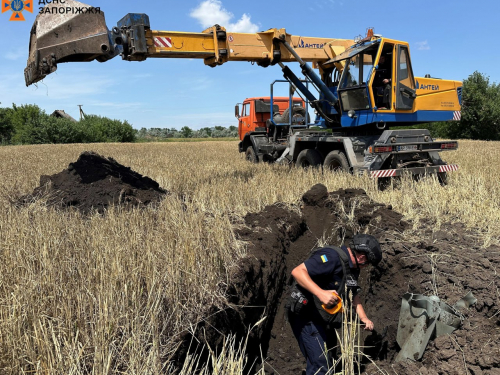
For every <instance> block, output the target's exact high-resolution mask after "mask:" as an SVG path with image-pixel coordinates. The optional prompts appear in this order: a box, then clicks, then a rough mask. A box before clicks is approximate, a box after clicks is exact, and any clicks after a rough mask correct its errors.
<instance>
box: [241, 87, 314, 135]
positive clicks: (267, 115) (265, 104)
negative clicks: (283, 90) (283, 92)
mask: <svg viewBox="0 0 500 375" xmlns="http://www.w3.org/2000/svg"><path fill="white" fill-rule="evenodd" d="M292 100H293V106H294V107H302V108H304V107H305V103H304V101H303V100H302V99H301V98H295V97H294V98H292ZM239 104H242V107H241V113H240V108H239ZM289 106H290V98H289V97H287V96H278V97H274V98H273V107H274V108H273V111H272V113H273V116H275V115H277V114H278V112H279V114H280V115H283V113H284V112H285V110H286V109H287V108H288V107H289ZM287 113H288V112H287ZM287 113H285V116H286V114H287ZM234 114H235V116H236V118H237V119H238V135H239V137H240V141H242V140H243V138H244V137H245V134H247V133H249V132H253V131H256V130H257V131H258V130H264V129H266V121H267V120H270V119H271V98H270V97H269V96H262V97H257V98H247V99H245V100H244V101H243V103H238V104H237V105H236V107H235V113H234ZM258 128H261V129H258Z"/></svg>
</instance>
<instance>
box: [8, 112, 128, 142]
mask: <svg viewBox="0 0 500 375" xmlns="http://www.w3.org/2000/svg"><path fill="white" fill-rule="evenodd" d="M135 133H136V131H135V130H134V129H133V128H132V126H131V125H130V124H129V123H128V122H127V121H120V120H112V119H109V118H107V117H101V116H95V115H86V116H85V118H84V119H82V120H80V121H73V120H71V119H67V118H56V117H53V116H49V115H48V114H46V113H45V111H43V110H42V109H40V108H39V107H38V106H37V105H33V104H26V105H21V106H16V105H15V104H13V105H12V108H0V142H1V143H2V144H42V143H94V142H134V141H135Z"/></svg>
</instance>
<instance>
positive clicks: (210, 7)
mask: <svg viewBox="0 0 500 375" xmlns="http://www.w3.org/2000/svg"><path fill="white" fill-rule="evenodd" d="M8 2H10V0H9V1H8ZM33 3H34V9H35V13H34V14H31V13H28V12H26V11H24V12H23V15H24V17H25V18H26V21H24V22H22V21H21V22H11V21H9V18H10V16H11V14H12V13H11V12H10V11H8V12H6V13H4V14H0V32H1V35H2V42H1V46H2V53H1V55H0V66H1V69H0V102H1V103H2V104H1V105H2V106H10V105H11V104H12V103H16V104H18V105H20V104H28V103H32V104H37V105H39V106H40V107H41V108H43V109H45V110H46V111H47V112H48V113H51V112H53V111H54V110H55V109H63V110H65V111H66V112H67V113H69V114H71V115H72V116H73V117H75V118H76V117H78V107H77V105H78V104H82V105H83V110H84V111H85V112H86V113H89V114H97V115H101V116H107V117H111V118H116V119H121V120H128V121H129V122H130V123H131V124H132V125H133V126H134V127H135V128H137V129H139V128H141V127H147V128H149V127H169V128H170V127H176V128H178V129H179V128H181V127H182V126H185V125H187V126H190V127H191V128H193V129H199V128H200V127H205V126H215V125H222V126H230V125H237V121H236V119H235V118H234V105H235V104H236V103H238V102H241V101H243V99H244V98H246V97H252V96H268V95H269V85H270V83H271V82H272V81H273V80H275V79H281V78H282V75H281V70H280V69H279V67H269V68H261V67H259V66H257V65H251V64H250V63H248V62H229V63H226V64H224V65H223V66H219V67H216V68H209V67H207V66H205V65H204V63H203V60H194V59H193V60H188V59H149V60H147V61H144V62H140V63H138V62H126V61H122V60H121V59H120V58H119V57H117V58H115V59H113V60H111V61H108V62H106V63H98V62H92V63H69V64H60V65H59V66H58V70H57V72H56V73H55V74H52V75H50V76H48V77H47V78H45V80H44V81H43V82H42V83H39V84H38V85H37V87H35V86H30V87H26V86H25V83H24V68H25V66H26V59H27V56H28V46H29V34H30V29H31V27H32V24H33V21H34V19H35V15H36V11H37V10H38V6H39V5H38V1H37V0H33ZM87 3H90V5H92V6H94V7H100V8H101V10H103V11H104V12H105V14H106V21H107V24H108V27H109V28H111V27H112V26H114V25H115V24H116V22H117V21H118V20H119V19H120V18H121V17H123V16H124V15H125V14H126V13H129V12H136V13H146V14H148V15H149V17H150V21H151V28H152V29H155V30H171V31H195V32H198V31H202V30H203V29H204V28H206V27H208V26H211V25H213V24H215V23H217V24H220V25H222V26H225V27H226V28H227V29H228V30H229V31H238V32H256V31H261V30H267V29H269V28H272V27H276V28H282V27H284V28H286V30H287V32H288V33H290V34H293V35H302V36H314V37H325V38H329V37H331V38H345V39H352V38H354V37H355V36H357V35H361V34H363V35H364V34H365V31H366V29H367V28H368V27H374V28H375V32H376V33H377V34H382V35H383V36H386V37H388V38H393V39H398V40H404V41H407V42H409V43H410V49H411V56H412V62H413V69H414V73H415V75H416V76H417V77H418V76H424V75H425V74H431V75H432V76H433V77H439V78H443V79H455V80H463V79H465V78H467V77H468V76H469V75H470V74H471V73H473V72H474V71H475V70H478V71H479V72H481V73H484V74H486V75H488V76H490V79H491V81H493V82H497V83H498V82H500V73H499V66H500V52H499V49H498V48H495V47H494V48H485V47H486V46H488V45H489V44H491V43H493V45H494V46H496V45H497V44H498V42H495V40H496V38H497V37H496V34H497V30H496V23H497V22H498V21H497V18H498V9H499V5H498V3H497V2H496V1H486V0H477V1H474V2H465V1H461V0H460V1H448V0H439V1H436V0H433V1H430V0H421V1H407V0H394V1H377V2H373V1H364V0H358V1H347V0H342V1H341V0H317V1H315V0H309V1H296V0H290V1H286V2H285V1H278V2H272V1H264V0H253V1H251V2H247V1H227V0H225V1H218V0H205V1H201V2H200V1H192V0H184V1H160V0H150V1H144V2H143V1H137V0H120V1H118V0H101V1H98V0H95V1H94V0H91V1H89V2H87ZM494 9H497V10H496V11H495V10H494ZM490 39H491V41H490ZM481 49H485V51H484V52H483V51H481ZM296 72H297V71H296ZM298 73H299V72H297V74H298ZM283 90H284V91H283V94H285V93H286V90H285V89H284V88H283Z"/></svg>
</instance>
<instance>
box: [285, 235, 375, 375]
mask: <svg viewBox="0 0 500 375" xmlns="http://www.w3.org/2000/svg"><path fill="white" fill-rule="evenodd" d="M381 260H382V251H381V249H380V244H379V243H378V241H377V240H376V238H375V237H373V236H370V235H367V234H358V235H355V236H354V238H353V240H352V243H351V244H350V247H346V246H342V247H341V248H337V247H323V248H320V249H317V250H316V251H315V252H314V253H313V254H312V255H311V256H310V257H309V258H308V259H307V260H306V261H304V263H302V264H300V265H298V266H297V267H295V268H294V269H293V271H292V276H293V277H294V278H295V283H294V284H293V286H292V291H291V295H290V296H289V298H288V302H287V305H286V310H287V311H286V313H287V315H288V319H289V321H290V324H291V326H292V330H293V333H294V335H295V337H296V339H297V341H298V343H299V347H300V350H301V352H302V354H303V355H304V357H305V358H306V362H307V368H306V375H313V374H316V375H323V374H326V373H327V372H328V365H330V366H331V365H332V361H331V360H330V358H328V357H329V353H330V350H331V349H332V348H334V347H335V346H336V345H337V335H336V333H335V330H334V329H335V328H340V326H341V322H342V313H340V312H339V313H337V314H333V315H332V314H330V313H328V312H326V311H325V309H324V308H323V307H322V305H325V307H327V308H332V307H334V306H336V305H337V303H338V301H339V297H340V298H341V299H342V301H346V300H347V298H346V290H347V293H349V291H351V292H352V296H353V300H352V305H353V307H354V308H355V309H356V313H357V314H358V316H359V319H360V321H361V322H362V323H363V324H364V326H365V330H370V331H371V330H373V328H374V327H373V322H372V321H371V320H370V319H368V317H367V316H366V313H365V310H364V309H363V306H362V305H361V303H360V300H359V296H358V295H357V293H358V291H359V287H358V278H359V273H360V270H361V269H363V268H364V267H366V266H367V265H368V264H372V265H374V266H376V265H377V264H378V263H379V262H380V261H381ZM327 350H328V351H327Z"/></svg>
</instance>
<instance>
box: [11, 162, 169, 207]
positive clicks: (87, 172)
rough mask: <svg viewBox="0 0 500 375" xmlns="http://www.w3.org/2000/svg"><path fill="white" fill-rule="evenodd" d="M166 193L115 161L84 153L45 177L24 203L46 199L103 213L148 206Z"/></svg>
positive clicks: (26, 197)
mask: <svg viewBox="0 0 500 375" xmlns="http://www.w3.org/2000/svg"><path fill="white" fill-rule="evenodd" d="M166 193H167V191H165V190H163V189H162V188H160V186H159V185H158V183H157V182H156V181H154V180H152V179H151V178H149V177H146V176H142V175H141V174H139V173H137V172H134V171H133V170H132V169H130V168H129V167H125V166H123V165H121V164H120V163H118V162H117V161H116V160H114V159H113V158H106V157H103V156H101V155H98V154H96V153H94V152H84V153H82V154H81V155H80V157H79V158H78V160H77V161H76V162H74V163H70V164H69V166H68V168H67V169H65V170H63V171H62V172H59V173H57V174H54V175H52V176H45V175H43V176H41V177H40V186H39V187H37V188H36V189H35V190H34V191H33V192H32V193H31V194H30V195H27V196H24V197H22V198H21V200H20V201H21V203H24V204H26V203H28V202H30V201H32V200H33V199H35V198H37V197H42V196H46V197H47V204H48V205H51V206H56V207H60V208H67V207H75V208H77V209H78V210H80V211H81V212H83V213H90V212H92V211H93V210H97V211H98V212H99V213H103V212H104V211H105V210H106V209H107V208H109V207H110V206H118V205H119V206H122V207H144V206H147V205H148V204H150V203H153V202H158V201H160V200H161V199H162V198H163V196H164V195H165V194H166Z"/></svg>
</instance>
